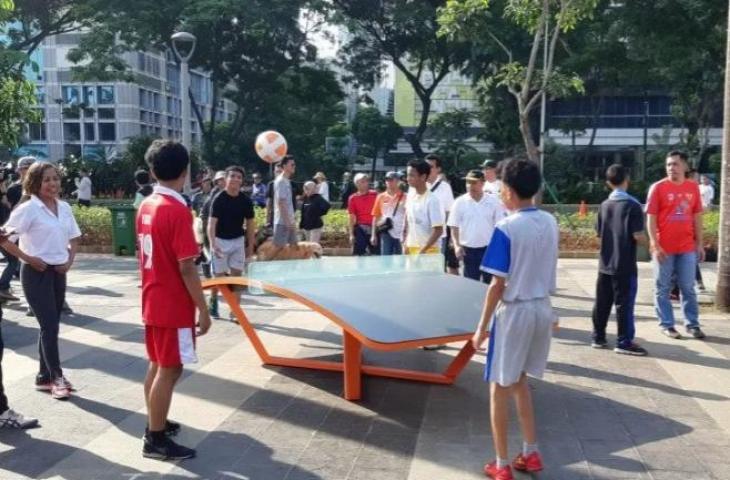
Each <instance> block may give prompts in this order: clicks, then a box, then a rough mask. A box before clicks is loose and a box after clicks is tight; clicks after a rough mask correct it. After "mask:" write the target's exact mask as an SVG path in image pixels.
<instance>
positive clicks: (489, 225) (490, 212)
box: [448, 193, 507, 248]
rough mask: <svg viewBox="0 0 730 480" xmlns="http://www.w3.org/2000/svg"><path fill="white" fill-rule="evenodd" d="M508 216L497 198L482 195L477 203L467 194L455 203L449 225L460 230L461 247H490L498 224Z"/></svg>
mask: <svg viewBox="0 0 730 480" xmlns="http://www.w3.org/2000/svg"><path fill="white" fill-rule="evenodd" d="M506 216H507V212H506V210H505V209H504V207H503V206H502V203H501V202H500V201H499V200H497V198H496V197H495V196H493V195H488V194H482V198H481V199H480V200H479V201H476V200H474V198H472V196H471V195H470V194H469V193H465V194H464V195H462V196H460V197H459V198H457V199H456V200H455V201H454V206H453V207H451V214H450V215H449V220H448V225H449V226H450V227H452V228H453V227H456V228H458V229H459V243H460V244H461V245H463V246H464V247H469V248H482V247H486V246H487V245H489V242H490V241H491V240H492V234H493V233H494V228H495V226H496V225H497V222H499V221H500V220H502V219H503V218H504V217H506Z"/></svg>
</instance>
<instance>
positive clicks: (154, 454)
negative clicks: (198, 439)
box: [142, 434, 195, 460]
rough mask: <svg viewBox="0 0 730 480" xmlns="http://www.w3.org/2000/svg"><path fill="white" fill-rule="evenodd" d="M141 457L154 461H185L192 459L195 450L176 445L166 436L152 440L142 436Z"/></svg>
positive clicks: (149, 436)
mask: <svg viewBox="0 0 730 480" xmlns="http://www.w3.org/2000/svg"><path fill="white" fill-rule="evenodd" d="M142 456H143V457H145V458H152V459H155V460H185V459H187V458H194V457H195V450H193V449H192V448H188V447H183V446H182V445H178V444H177V443H175V442H173V441H172V439H171V438H170V437H168V436H167V435H163V436H162V437H161V438H157V439H153V438H152V435H150V434H147V435H145V436H144V446H143V447H142Z"/></svg>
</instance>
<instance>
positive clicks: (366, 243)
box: [352, 225, 380, 256]
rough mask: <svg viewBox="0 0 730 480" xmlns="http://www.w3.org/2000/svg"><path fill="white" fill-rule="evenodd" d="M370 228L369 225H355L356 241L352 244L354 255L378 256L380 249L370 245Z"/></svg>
mask: <svg viewBox="0 0 730 480" xmlns="http://www.w3.org/2000/svg"><path fill="white" fill-rule="evenodd" d="M370 228H371V227H370V226H369V225H355V231H354V233H355V235H354V236H355V241H354V242H353V244H352V254H353V255H358V256H362V255H368V254H369V255H378V254H380V249H379V248H378V246H377V245H372V244H371V243H370Z"/></svg>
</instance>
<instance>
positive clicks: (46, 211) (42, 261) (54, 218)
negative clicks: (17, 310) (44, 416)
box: [2, 162, 81, 399]
mask: <svg viewBox="0 0 730 480" xmlns="http://www.w3.org/2000/svg"><path fill="white" fill-rule="evenodd" d="M23 187H24V191H25V192H26V193H27V194H28V195H29V196H30V197H29V199H28V200H26V201H23V202H21V203H20V204H19V205H18V207H17V208H16V209H15V210H14V211H13V213H12V214H11V215H10V219H9V220H8V222H7V223H6V224H5V227H6V228H7V229H8V231H13V232H15V234H16V235H18V237H19V239H20V246H19V247H18V246H16V245H15V244H14V243H12V242H10V241H5V242H4V243H3V245H2V246H3V248H5V249H6V250H8V251H9V252H10V253H11V254H12V255H15V256H16V257H18V258H20V260H21V261H22V262H23V263H22V266H21V270H20V277H21V282H22V285H23V292H24V293H25V298H26V299H27V300H28V304H29V305H30V308H31V309H32V310H33V312H35V316H36V319H37V320H38V324H39V326H40V341H39V347H40V348H39V350H40V369H39V372H38V376H37V377H36V388H37V389H38V390H46V391H50V392H51V395H52V396H53V398H56V399H65V398H68V397H69V396H70V395H71V391H72V389H73V388H72V386H71V383H70V382H69V381H68V380H67V379H66V377H64V375H63V370H62V369H61V359H60V355H59V353H58V329H59V324H60V321H61V310H62V308H63V304H64V299H65V296H66V273H67V272H68V271H69V270H70V269H71V266H72V265H73V262H74V258H75V256H76V247H77V243H78V238H79V237H80V236H81V231H80V230H79V226H78V224H77V223H76V219H75V218H74V216H73V212H72V211H71V206H70V205H69V204H68V203H66V202H63V201H61V200H59V199H58V195H59V193H60V191H61V176H60V174H59V172H58V169H57V168H56V166H55V165H53V164H51V163H47V162H36V163H34V164H33V165H32V166H31V167H30V169H29V170H28V174H27V175H26V177H25V181H24V182H23Z"/></svg>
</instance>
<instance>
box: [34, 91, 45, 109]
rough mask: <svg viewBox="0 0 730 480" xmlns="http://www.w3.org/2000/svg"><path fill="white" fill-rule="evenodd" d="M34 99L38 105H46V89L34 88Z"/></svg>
mask: <svg viewBox="0 0 730 480" xmlns="http://www.w3.org/2000/svg"><path fill="white" fill-rule="evenodd" d="M35 98H36V100H37V101H38V103H39V104H41V105H43V104H44V103H46V88H45V87H40V86H36V87H35Z"/></svg>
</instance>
